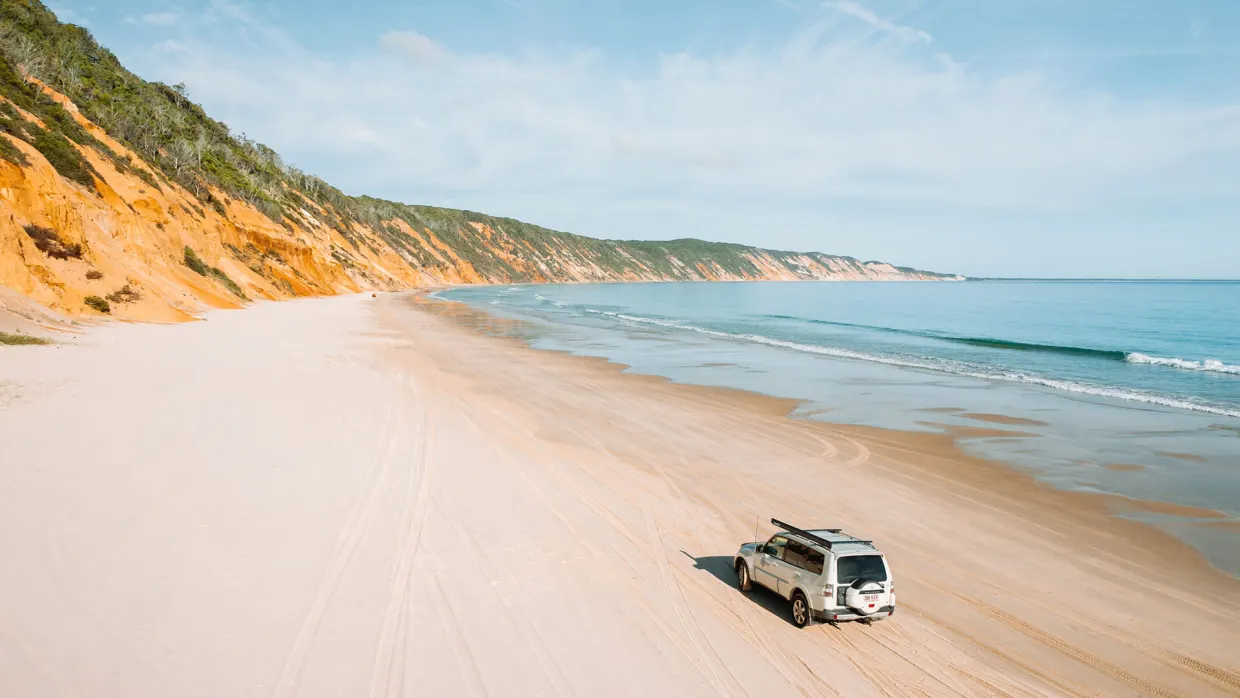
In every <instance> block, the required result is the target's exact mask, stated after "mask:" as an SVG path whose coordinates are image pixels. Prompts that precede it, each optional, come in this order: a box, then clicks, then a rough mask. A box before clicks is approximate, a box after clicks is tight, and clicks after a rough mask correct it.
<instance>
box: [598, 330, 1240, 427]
mask: <svg viewBox="0 0 1240 698" xmlns="http://www.w3.org/2000/svg"><path fill="white" fill-rule="evenodd" d="M588 312H591V313H594V314H597V315H606V316H610V317H614V318H617V319H619V320H622V321H625V322H626V323H641V324H647V325H657V326H660V327H667V328H671V329H677V330H685V331H689V332H696V333H699V334H704V335H707V336H711V337H719V338H721V339H730V340H734V341H742V342H752V343H754V344H764V345H766V346H771V347H778V348H781V349H789V350H792V351H798V352H803V353H808V354H818V355H822V356H834V357H838V358H844V359H856V360H859V361H869V362H873V363H880V364H887V365H889V366H901V367H905V368H916V369H922V370H927V371H936V372H940V373H949V374H952V375H957V376H963V377H968V378H980V379H983V380H993V381H1004V382H1009V383H1023V384H1026V385H1038V386H1042V387H1045V388H1051V389H1053V390H1060V391H1063V392H1068V393H1075V394H1078V395H1093V396H1096V397H1105V398H1111V399H1115V400H1124V401H1128V402H1139V403H1144V404H1147V405H1159V406H1162V407H1172V408H1175V409H1182V410H1190V411H1193V412H1205V413H1208V414H1216V415H1220V416H1224V417H1236V418H1240V410H1236V409H1228V408H1226V407H1220V406H1216V405H1209V404H1203V403H1200V402H1193V401H1191V400H1185V399H1181V398H1176V397H1171V396H1167V395H1158V394H1154V393H1146V392H1140V391H1136V390H1126V389H1122V388H1110V387H1104V386H1098V385H1091V384H1088V383H1078V382H1075V381H1067V380H1057V379H1054V378H1045V377H1042V376H1038V375H1034V374H1029V373H1023V372H1020V371H1004V370H1000V369H993V368H986V367H982V366H976V365H973V364H968V363H964V362H958V361H949V360H937V359H924V358H917V357H895V356H884V355H881V354H870V353H867V352H861V351H854V350H851V349H842V348H839V347H829V346H821V345H817V344H802V343H800V342H790V341H788V340H784V339H776V338H774V337H767V336H764V335H759V334H741V333H736V332H722V331H719V330H712V329H708V328H705V327H699V326H697V325H690V324H687V323H683V322H676V321H674V320H663V319H658V318H649V317H642V316H638V315H625V314H623V313H613V312H606V311H598V310H590V311H588ZM1121 356H1141V357H1143V358H1144V359H1157V357H1146V356H1145V355H1143V354H1135V355H1131V354H1127V355H1126V354H1123V353H1121ZM1128 360H1129V361H1133V359H1131V358H1129V359H1128ZM1163 361H1167V360H1165V359H1164V360H1163ZM1141 362H1142V361H1140V360H1137V361H1136V363H1141ZM1146 363H1151V362H1149V361H1147V362H1146ZM1187 363H1189V364H1194V363H1202V364H1203V365H1204V362H1187ZM1220 365H1223V364H1220ZM1224 366H1225V365H1224ZM1227 368H1231V369H1235V371H1234V372H1236V373H1240V367H1233V366H1228V367H1227ZM1196 370H1206V369H1196ZM1215 370H1217V369H1215ZM1229 372H1233V371H1229Z"/></svg>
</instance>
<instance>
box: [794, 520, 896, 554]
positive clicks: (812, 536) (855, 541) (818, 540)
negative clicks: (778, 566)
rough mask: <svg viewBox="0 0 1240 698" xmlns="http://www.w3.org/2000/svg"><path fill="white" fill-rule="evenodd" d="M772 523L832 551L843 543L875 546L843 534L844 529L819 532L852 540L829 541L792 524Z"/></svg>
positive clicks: (827, 529) (869, 541)
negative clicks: (841, 535) (840, 534)
mask: <svg viewBox="0 0 1240 698" xmlns="http://www.w3.org/2000/svg"><path fill="white" fill-rule="evenodd" d="M771 523H772V524H774V525H775V526H777V527H779V528H782V529H783V530H785V531H787V532H789V533H795V534H796V535H798V536H801V537H802V538H805V539H807V540H810V541H812V542H814V543H817V544H818V545H821V546H823V547H824V548H826V549H827V550H830V549H831V546H832V545H840V544H843V543H849V544H860V545H869V546H873V545H874V541H872V540H861V539H860V538H855V537H853V536H848V534H847V533H843V529H839V528H821V529H818V530H820V531H826V532H827V533H842V534H843V535H846V536H848V537H849V539H850V540H837V541H829V540H827V539H826V538H823V537H822V536H819V535H817V534H814V533H810V532H809V531H806V530H804V529H801V528H797V527H796V526H793V525H792V524H786V523H784V522H783V521H780V520H779V519H771Z"/></svg>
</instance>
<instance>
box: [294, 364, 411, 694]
mask: <svg viewBox="0 0 1240 698" xmlns="http://www.w3.org/2000/svg"><path fill="white" fill-rule="evenodd" d="M389 379H390V380H391V381H392V382H393V384H394V385H395V386H396V387H395V388H394V389H392V390H391V393H392V395H391V396H390V397H391V402H390V404H389V408H388V416H387V423H386V425H385V426H384V443H385V446H384V450H383V455H382V456H381V457H380V459H379V464H378V465H377V466H376V467H375V468H374V469H373V470H372V476H371V478H370V480H369V482H368V483H367V486H366V487H365V488H364V489H365V494H364V495H363V496H362V497H361V498H359V500H358V502H357V503H356V504H355V505H354V506H353V509H352V510H351V511H350V512H349V516H348V518H347V519H346V521H345V524H344V526H343V527H342V528H341V530H340V534H339V535H338V537H337V541H336V548H335V551H334V552H333V553H332V556H331V559H330V560H329V561H328V563H327V568H326V569H325V570H324V572H323V577H322V579H321V581H320V582H319V587H318V590H317V591H316V592H315V595H314V601H313V602H312V603H311V605H310V609H309V610H308V611H307V612H306V615H305V618H304V619H303V620H302V624H301V628H300V629H299V630H298V632H297V635H296V637H295V638H294V640H293V647H292V649H291V650H290V651H289V654H288V656H287V657H286V658H285V660H284V666H283V667H282V668H281V669H280V675H279V677H278V678H277V679H276V682H275V686H274V688H273V690H272V693H271V695H272V698H292V696H295V695H296V693H297V687H298V684H299V683H300V681H301V675H302V672H303V670H304V669H305V664H306V658H307V657H308V656H309V654H310V650H311V648H312V647H313V645H314V640H315V638H316V637H317V636H318V630H319V627H320V626H321V625H322V623H323V618H324V617H325V616H326V615H327V609H328V607H329V606H330V605H331V601H332V598H334V597H335V594H336V588H337V587H338V586H339V584H340V579H341V577H343V576H344V573H345V570H346V569H348V567H349V562H350V561H351V560H352V559H353V554H354V553H355V552H356V551H357V546H358V543H359V542H360V541H361V539H362V535H363V534H364V533H365V532H366V529H367V528H369V526H370V522H371V521H372V520H373V519H374V517H375V515H376V514H377V512H378V511H379V509H380V508H381V506H380V504H381V502H382V495H383V491H384V488H385V485H387V481H388V479H389V478H390V477H391V474H392V470H393V466H394V465H395V461H396V459H397V456H398V454H399V453H400V446H401V442H402V438H401V437H402V431H401V426H402V424H403V422H404V404H403V398H404V396H403V395H400V392H401V391H402V390H403V388H405V387H407V386H408V385H409V383H408V381H407V380H406V379H405V377H404V376H403V375H401V374H399V373H396V372H393V373H391V374H390V375H389Z"/></svg>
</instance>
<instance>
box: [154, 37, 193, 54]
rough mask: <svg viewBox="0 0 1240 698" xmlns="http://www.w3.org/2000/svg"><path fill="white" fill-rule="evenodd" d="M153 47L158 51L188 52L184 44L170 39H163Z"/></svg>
mask: <svg viewBox="0 0 1240 698" xmlns="http://www.w3.org/2000/svg"><path fill="white" fill-rule="evenodd" d="M154 48H155V51H156V52H158V53H188V52H189V48H188V47H186V46H185V44H182V43H181V42H179V41H174V40H172V39H164V40H163V41H161V42H159V43H157V44H155V46H154Z"/></svg>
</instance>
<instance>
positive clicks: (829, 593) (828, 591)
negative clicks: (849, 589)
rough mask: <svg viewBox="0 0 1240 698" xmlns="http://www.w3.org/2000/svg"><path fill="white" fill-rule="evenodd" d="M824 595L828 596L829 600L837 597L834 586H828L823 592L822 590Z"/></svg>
mask: <svg viewBox="0 0 1240 698" xmlns="http://www.w3.org/2000/svg"><path fill="white" fill-rule="evenodd" d="M822 595H823V596H826V597H828V598H830V597H831V596H834V595H835V587H833V586H831V585H830V584H828V585H827V588H825V589H823V590H822Z"/></svg>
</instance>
